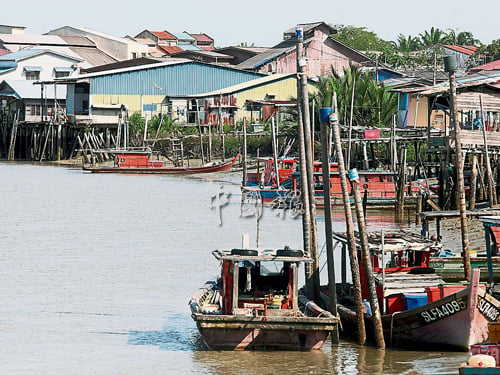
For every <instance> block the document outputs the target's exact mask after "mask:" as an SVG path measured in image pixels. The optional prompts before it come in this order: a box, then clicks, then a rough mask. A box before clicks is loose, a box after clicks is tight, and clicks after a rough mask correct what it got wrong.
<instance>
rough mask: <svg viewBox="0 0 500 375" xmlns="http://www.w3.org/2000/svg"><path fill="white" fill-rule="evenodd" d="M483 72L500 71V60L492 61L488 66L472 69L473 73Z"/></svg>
mask: <svg viewBox="0 0 500 375" xmlns="http://www.w3.org/2000/svg"><path fill="white" fill-rule="evenodd" d="M481 70H500V60H495V61H491V62H489V63H487V64H483V65H478V66H475V67H473V68H471V71H475V72H479V71H481Z"/></svg>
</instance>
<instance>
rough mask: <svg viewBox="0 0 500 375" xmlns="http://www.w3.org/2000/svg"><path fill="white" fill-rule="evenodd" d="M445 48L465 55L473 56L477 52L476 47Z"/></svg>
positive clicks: (446, 46)
mask: <svg viewBox="0 0 500 375" xmlns="http://www.w3.org/2000/svg"><path fill="white" fill-rule="evenodd" d="M443 47H444V48H448V49H451V50H452V51H457V52H460V53H463V54H465V55H469V56H470V55H473V54H474V52H476V51H477V47H475V46H457V45H443Z"/></svg>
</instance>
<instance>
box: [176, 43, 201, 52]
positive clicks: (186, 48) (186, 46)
mask: <svg viewBox="0 0 500 375" xmlns="http://www.w3.org/2000/svg"><path fill="white" fill-rule="evenodd" d="M179 48H180V49H182V50H183V51H201V50H202V49H201V48H200V47H198V46H196V45H194V44H179Z"/></svg>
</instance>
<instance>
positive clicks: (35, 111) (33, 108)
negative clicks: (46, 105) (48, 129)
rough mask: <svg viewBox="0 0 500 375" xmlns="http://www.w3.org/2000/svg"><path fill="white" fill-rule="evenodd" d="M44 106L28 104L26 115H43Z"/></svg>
mask: <svg viewBox="0 0 500 375" xmlns="http://www.w3.org/2000/svg"><path fill="white" fill-rule="evenodd" d="M41 115H42V106H41V105H40V104H32V105H27V106H26V116H41Z"/></svg>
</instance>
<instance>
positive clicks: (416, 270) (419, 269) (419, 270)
mask: <svg viewBox="0 0 500 375" xmlns="http://www.w3.org/2000/svg"><path fill="white" fill-rule="evenodd" d="M409 273H411V274H413V275H426V274H431V273H436V270H435V269H434V268H431V267H417V268H412V269H411V270H410V272H409Z"/></svg>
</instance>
